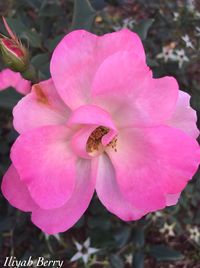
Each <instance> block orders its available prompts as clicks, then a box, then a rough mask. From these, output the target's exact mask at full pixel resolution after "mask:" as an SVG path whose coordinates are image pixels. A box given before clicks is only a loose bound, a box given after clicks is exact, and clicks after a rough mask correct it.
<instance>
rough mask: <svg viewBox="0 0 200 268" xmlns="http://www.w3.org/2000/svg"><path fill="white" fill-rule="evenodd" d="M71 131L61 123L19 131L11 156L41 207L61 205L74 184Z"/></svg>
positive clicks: (67, 197)
mask: <svg viewBox="0 0 200 268" xmlns="http://www.w3.org/2000/svg"><path fill="white" fill-rule="evenodd" d="M70 136H71V131H70V130H69V129H67V128H66V127H64V126H46V127H40V128H37V129H34V130H31V131H28V132H25V133H23V134H21V135H20V136H19V137H18V139H17V140H16V142H15V143H14V145H13V147H12V151H11V159H12V161H13V164H14V166H15V167H16V169H17V172H18V173H19V175H20V179H21V180H22V181H23V182H24V183H26V185H27V187H28V189H29V192H30V194H31V196H32V198H33V199H34V201H35V202H36V203H37V204H38V205H39V206H40V207H41V208H44V209H52V208H57V207H60V206H62V205H64V204H65V203H66V202H67V200H68V199H69V198H70V197H71V195H72V192H73V189H74V184H75V173H76V171H75V162H76V156H75V155H74V154H73V152H72V151H71V147H70V141H69V139H70Z"/></svg>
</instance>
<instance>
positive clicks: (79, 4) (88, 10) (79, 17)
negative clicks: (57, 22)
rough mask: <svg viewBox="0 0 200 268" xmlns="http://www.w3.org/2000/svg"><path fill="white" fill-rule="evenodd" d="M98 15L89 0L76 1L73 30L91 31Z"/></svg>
mask: <svg viewBox="0 0 200 268" xmlns="http://www.w3.org/2000/svg"><path fill="white" fill-rule="evenodd" d="M95 15H96V10H95V9H94V8H93V7H92V5H91V4H90V2H89V0H75V1H74V14H73V21H72V30H75V29H85V30H88V31H90V30H91V29H92V24H93V21H94V18H95Z"/></svg>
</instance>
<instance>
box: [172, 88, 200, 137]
mask: <svg viewBox="0 0 200 268" xmlns="http://www.w3.org/2000/svg"><path fill="white" fill-rule="evenodd" d="M196 123H197V115H196V111H195V110H193V109H192V108H191V106H190V95H189V94H187V93H185V92H182V91H179V96H178V101H177V104H176V109H175V111H174V113H173V115H172V117H171V118H170V120H169V121H168V122H167V124H168V125H169V126H172V127H175V128H178V129H181V130H183V131H184V132H186V133H187V134H189V135H190V136H191V137H193V138H195V139H196V138H197V137H198V136H199V130H198V128H197V125H196Z"/></svg>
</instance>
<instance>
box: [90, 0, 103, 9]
mask: <svg viewBox="0 0 200 268" xmlns="http://www.w3.org/2000/svg"><path fill="white" fill-rule="evenodd" d="M90 3H91V5H92V6H93V7H94V8H95V10H101V9H103V8H104V7H105V6H106V1H105V0H90Z"/></svg>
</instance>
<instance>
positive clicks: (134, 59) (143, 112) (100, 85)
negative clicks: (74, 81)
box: [92, 52, 178, 127]
mask: <svg viewBox="0 0 200 268" xmlns="http://www.w3.org/2000/svg"><path fill="white" fill-rule="evenodd" d="M92 96H93V103H94V104H96V105H99V106H101V107H102V108H104V109H105V110H107V111H109V112H110V113H111V114H112V115H113V117H114V119H115V120H116V121H117V122H118V125H119V126H120V127H127V126H144V124H145V125H150V126H152V125H159V124H161V123H162V122H165V121H166V120H167V119H169V118H170V117H171V115H172V113H173V112H174V109H175V105H176V101H177V97H178V84H177V82H176V80H175V79H174V78H172V77H164V78H160V79H153V78H152V73H151V71H150V70H149V68H148V67H147V66H146V64H145V63H144V62H143V61H141V59H140V58H139V57H138V56H137V55H135V54H134V53H132V52H118V53H116V54H114V55H112V56H110V57H108V58H107V59H106V60H105V61H104V62H103V63H102V64H101V66H100V67H99V69H98V71H97V73H96V75H95V78H94V81H93V85H92ZM158 104H159V105H158Z"/></svg>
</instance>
